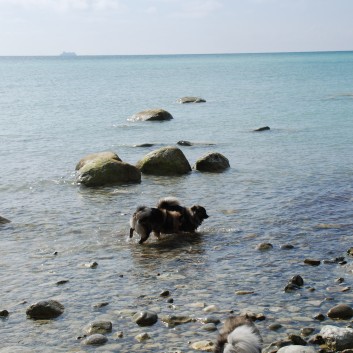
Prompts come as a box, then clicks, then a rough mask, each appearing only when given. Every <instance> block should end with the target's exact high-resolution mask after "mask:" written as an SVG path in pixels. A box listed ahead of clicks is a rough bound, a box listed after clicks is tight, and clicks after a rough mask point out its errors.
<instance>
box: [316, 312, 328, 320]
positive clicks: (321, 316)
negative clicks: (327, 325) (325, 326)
mask: <svg viewBox="0 0 353 353" xmlns="http://www.w3.org/2000/svg"><path fill="white" fill-rule="evenodd" d="M314 319H315V320H319V321H324V320H325V319H326V317H325V315H324V314H321V313H320V314H317V315H315V316H314Z"/></svg>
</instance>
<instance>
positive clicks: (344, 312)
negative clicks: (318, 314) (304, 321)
mask: <svg viewBox="0 0 353 353" xmlns="http://www.w3.org/2000/svg"><path fill="white" fill-rule="evenodd" d="M327 316H328V317H329V318H330V319H339V320H349V319H350V318H352V317H353V308H352V307H350V306H349V305H346V304H339V305H336V306H334V307H333V308H331V309H330V310H329V311H328V313H327Z"/></svg>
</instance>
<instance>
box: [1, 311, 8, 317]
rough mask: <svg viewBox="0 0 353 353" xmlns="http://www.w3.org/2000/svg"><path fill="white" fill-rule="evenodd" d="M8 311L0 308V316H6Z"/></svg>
mask: <svg viewBox="0 0 353 353" xmlns="http://www.w3.org/2000/svg"><path fill="white" fill-rule="evenodd" d="M8 316H9V312H8V311H7V310H0V317H8Z"/></svg>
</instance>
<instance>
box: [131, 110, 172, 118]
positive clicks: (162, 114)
mask: <svg viewBox="0 0 353 353" xmlns="http://www.w3.org/2000/svg"><path fill="white" fill-rule="evenodd" d="M171 119H173V116H172V115H171V114H170V113H169V112H167V111H166V110H164V109H150V110H144V111H142V112H139V113H136V114H134V115H133V116H132V117H131V118H129V119H127V120H129V121H165V120H171Z"/></svg>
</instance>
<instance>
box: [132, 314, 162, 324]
mask: <svg viewBox="0 0 353 353" xmlns="http://www.w3.org/2000/svg"><path fill="white" fill-rule="evenodd" d="M132 319H133V320H134V321H135V322H136V323H137V325H139V326H152V325H154V324H155V323H156V322H157V321H158V315H157V314H156V313H155V312H153V311H140V312H138V313H136V314H135V315H134V316H133V318H132Z"/></svg>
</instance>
